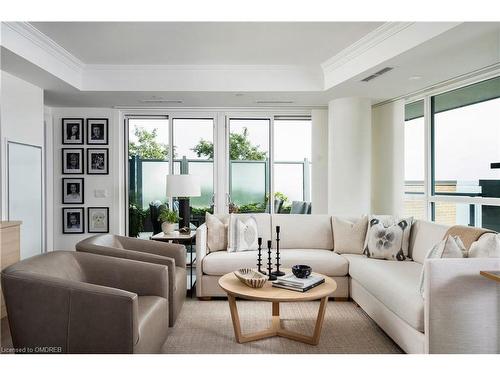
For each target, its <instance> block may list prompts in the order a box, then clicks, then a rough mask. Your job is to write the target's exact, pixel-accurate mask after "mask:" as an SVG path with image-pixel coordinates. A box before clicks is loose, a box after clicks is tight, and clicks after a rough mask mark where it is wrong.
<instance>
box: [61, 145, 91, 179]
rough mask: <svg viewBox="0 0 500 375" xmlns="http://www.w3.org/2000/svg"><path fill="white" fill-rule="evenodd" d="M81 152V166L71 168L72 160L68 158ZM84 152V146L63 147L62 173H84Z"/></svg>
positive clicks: (79, 157) (79, 158)
mask: <svg viewBox="0 0 500 375" xmlns="http://www.w3.org/2000/svg"><path fill="white" fill-rule="evenodd" d="M72 154H73V155H74V154H79V156H78V166H79V168H70V161H69V160H68V159H67V158H68V157H71V156H69V155H72ZM84 164H85V163H84V153H83V148H62V149H61V173H62V174H84V173H85V170H84Z"/></svg>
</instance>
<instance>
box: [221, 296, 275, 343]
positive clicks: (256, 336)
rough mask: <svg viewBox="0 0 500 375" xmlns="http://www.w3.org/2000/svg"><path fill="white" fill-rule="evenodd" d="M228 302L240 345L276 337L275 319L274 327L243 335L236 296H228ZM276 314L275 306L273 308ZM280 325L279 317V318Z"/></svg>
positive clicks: (235, 334)
mask: <svg viewBox="0 0 500 375" xmlns="http://www.w3.org/2000/svg"><path fill="white" fill-rule="evenodd" d="M227 300H228V301H229V310H231V319H232V321H233V329H234V336H235V337H236V341H237V342H238V343H240V344H243V343H245V342H249V341H255V340H261V339H265V338H267V337H273V336H276V330H275V329H274V317H273V327H272V328H268V329H265V330H263V331H259V332H255V333H251V334H248V335H243V334H242V333H241V324H240V316H239V314H238V307H237V306H236V298H235V297H234V296H231V295H228V296H227ZM273 312H274V306H273ZM278 324H279V316H278Z"/></svg>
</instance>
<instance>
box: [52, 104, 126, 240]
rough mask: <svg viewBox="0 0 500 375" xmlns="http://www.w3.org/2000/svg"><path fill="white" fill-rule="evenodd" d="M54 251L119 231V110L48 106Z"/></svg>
mask: <svg viewBox="0 0 500 375" xmlns="http://www.w3.org/2000/svg"><path fill="white" fill-rule="evenodd" d="M51 110H52V133H53V138H52V141H53V145H52V150H53V152H52V154H53V163H52V164H53V168H54V169H53V171H52V175H53V206H54V210H53V218H54V228H53V237H54V242H53V243H54V248H59V249H68V250H70V249H74V244H76V243H77V242H78V241H80V240H81V239H83V238H85V237H88V236H90V235H93V234H98V233H110V232H113V233H115V232H117V231H118V228H117V224H116V222H115V221H116V220H114V217H111V215H113V213H114V212H115V210H116V206H117V204H116V202H117V197H116V196H115V194H116V188H115V185H116V181H115V179H116V178H117V171H115V169H117V168H116V167H114V166H113V161H114V160H113V153H114V152H116V148H117V147H116V143H117V142H116V137H115V136H114V135H115V134H118V132H117V130H116V127H117V125H118V124H117V122H116V119H117V111H116V110H113V109H109V108H52V109H51Z"/></svg>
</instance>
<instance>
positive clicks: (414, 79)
mask: <svg viewBox="0 0 500 375" xmlns="http://www.w3.org/2000/svg"><path fill="white" fill-rule="evenodd" d="M408 79H409V80H410V81H418V80H419V79H422V76H411V77H410V78H408Z"/></svg>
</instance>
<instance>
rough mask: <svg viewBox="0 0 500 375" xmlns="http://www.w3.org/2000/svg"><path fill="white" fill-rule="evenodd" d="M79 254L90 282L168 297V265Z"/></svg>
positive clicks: (140, 293) (141, 294)
mask: <svg viewBox="0 0 500 375" xmlns="http://www.w3.org/2000/svg"><path fill="white" fill-rule="evenodd" d="M78 254H79V256H78V262H79V263H80V265H81V267H82V269H83V271H84V273H85V277H86V279H87V281H88V282H89V283H92V284H98V285H103V286H109V287H112V288H117V289H123V290H127V291H130V292H134V293H136V294H137V295H139V296H144V295H153V296H159V297H163V298H166V299H168V295H169V294H168V273H169V272H168V268H167V267H166V266H164V265H160V264H152V263H145V262H138V261H135V260H129V259H121V258H114V257H109V256H96V255H95V254H88V253H83V252H79V253H78Z"/></svg>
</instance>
